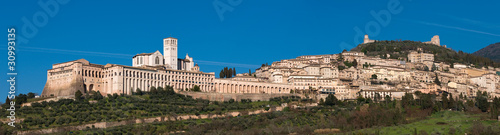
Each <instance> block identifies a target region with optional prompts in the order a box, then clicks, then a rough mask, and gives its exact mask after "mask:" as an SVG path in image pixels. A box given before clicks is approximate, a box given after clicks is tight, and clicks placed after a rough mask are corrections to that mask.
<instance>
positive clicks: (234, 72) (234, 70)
mask: <svg viewBox="0 0 500 135" xmlns="http://www.w3.org/2000/svg"><path fill="white" fill-rule="evenodd" d="M233 76H236V68H235V67H233Z"/></svg>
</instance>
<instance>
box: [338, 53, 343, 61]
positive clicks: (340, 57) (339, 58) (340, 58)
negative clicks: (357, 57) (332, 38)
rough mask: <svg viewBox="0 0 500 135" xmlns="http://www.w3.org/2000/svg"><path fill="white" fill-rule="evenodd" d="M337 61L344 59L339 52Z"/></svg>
mask: <svg viewBox="0 0 500 135" xmlns="http://www.w3.org/2000/svg"><path fill="white" fill-rule="evenodd" d="M337 61H339V62H342V61H344V57H343V56H342V53H339V56H338V57H337Z"/></svg>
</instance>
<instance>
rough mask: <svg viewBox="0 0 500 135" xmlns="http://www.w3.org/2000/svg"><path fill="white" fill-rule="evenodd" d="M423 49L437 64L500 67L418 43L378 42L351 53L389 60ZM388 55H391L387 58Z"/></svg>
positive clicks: (487, 60) (489, 62)
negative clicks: (432, 56)
mask: <svg viewBox="0 0 500 135" xmlns="http://www.w3.org/2000/svg"><path fill="white" fill-rule="evenodd" d="M417 48H422V49H423V51H424V52H425V53H432V54H434V59H435V61H436V62H445V63H448V64H451V63H463V64H474V65H475V66H476V67H477V68H481V67H484V66H492V67H500V63H496V62H494V61H492V60H491V59H489V58H485V57H481V56H476V55H473V54H469V53H465V52H462V51H458V52H456V51H455V50H452V49H450V48H445V47H441V46H436V45H432V44H425V43H422V42H417V41H407V40H406V41H376V42H373V43H367V44H359V45H358V46H357V47H355V48H353V49H351V51H360V52H364V53H365V54H366V55H367V56H375V57H380V58H388V59H406V58H407V56H408V53H409V52H410V51H417ZM386 54H390V56H389V57H387V55H386Z"/></svg>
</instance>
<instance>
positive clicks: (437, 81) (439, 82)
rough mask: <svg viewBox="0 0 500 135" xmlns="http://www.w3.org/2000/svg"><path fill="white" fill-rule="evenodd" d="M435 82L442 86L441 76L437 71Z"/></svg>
mask: <svg viewBox="0 0 500 135" xmlns="http://www.w3.org/2000/svg"><path fill="white" fill-rule="evenodd" d="M434 83H436V84H437V85H439V86H441V81H439V76H438V74H437V73H436V78H434Z"/></svg>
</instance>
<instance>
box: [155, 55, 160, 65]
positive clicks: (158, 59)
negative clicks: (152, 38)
mask: <svg viewBox="0 0 500 135" xmlns="http://www.w3.org/2000/svg"><path fill="white" fill-rule="evenodd" d="M155 64H160V58H158V56H156V59H155Z"/></svg>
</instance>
